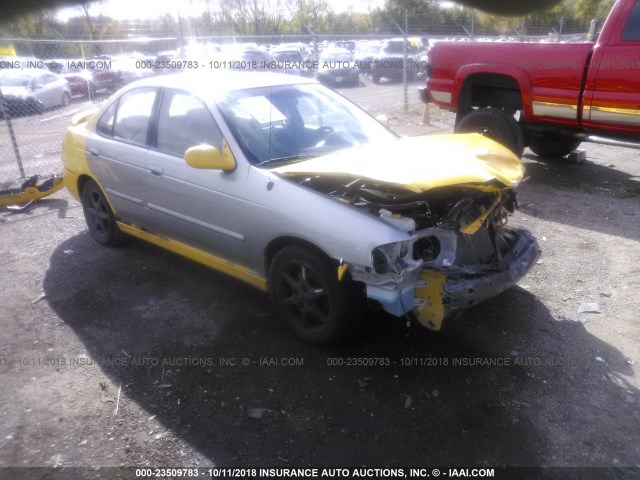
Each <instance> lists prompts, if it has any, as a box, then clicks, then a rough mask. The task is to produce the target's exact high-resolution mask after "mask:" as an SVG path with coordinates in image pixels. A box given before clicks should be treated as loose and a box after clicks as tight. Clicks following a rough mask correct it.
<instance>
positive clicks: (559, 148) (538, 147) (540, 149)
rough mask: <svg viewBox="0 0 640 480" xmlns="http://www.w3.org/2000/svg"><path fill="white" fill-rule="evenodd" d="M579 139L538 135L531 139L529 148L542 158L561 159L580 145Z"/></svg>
mask: <svg viewBox="0 0 640 480" xmlns="http://www.w3.org/2000/svg"><path fill="white" fill-rule="evenodd" d="M580 143H582V142H580V141H579V140H574V139H557V138H546V137H536V138H532V139H531V140H529V148H530V149H531V151H532V152H533V153H535V154H536V155H537V156H539V157H541V158H553V159H560V158H562V157H564V156H566V155H569V154H570V153H571V152H573V151H574V150H575V149H576V148H578V147H579V146H580Z"/></svg>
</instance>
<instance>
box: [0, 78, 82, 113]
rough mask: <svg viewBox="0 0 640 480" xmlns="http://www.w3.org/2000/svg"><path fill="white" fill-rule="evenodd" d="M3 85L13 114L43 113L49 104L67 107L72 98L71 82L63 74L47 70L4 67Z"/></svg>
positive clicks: (8, 106) (1, 80)
mask: <svg viewBox="0 0 640 480" xmlns="http://www.w3.org/2000/svg"><path fill="white" fill-rule="evenodd" d="M0 88H1V89H2V95H3V96H4V100H5V104H6V106H7V109H8V110H9V113H10V114H11V115H12V116H17V115H33V114H37V113H42V112H44V111H45V109H47V108H52V107H57V106H59V105H62V106H63V107H65V106H67V105H69V103H70V102H71V91H70V90H69V83H68V82H67V81H66V80H65V79H64V78H63V77H61V76H60V75H56V74H55V73H50V72H47V71H44V70H38V69H32V70H23V69H5V70H2V71H0Z"/></svg>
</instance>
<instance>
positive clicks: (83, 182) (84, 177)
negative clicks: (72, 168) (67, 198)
mask: <svg viewBox="0 0 640 480" xmlns="http://www.w3.org/2000/svg"><path fill="white" fill-rule="evenodd" d="M89 180H91V177H90V176H89V175H80V178H78V194H79V195H80V197H82V190H83V189H84V186H85V185H86V183H87V181H89Z"/></svg>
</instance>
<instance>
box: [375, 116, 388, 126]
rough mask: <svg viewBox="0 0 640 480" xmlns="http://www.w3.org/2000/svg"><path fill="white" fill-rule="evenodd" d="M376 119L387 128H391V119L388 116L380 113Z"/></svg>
mask: <svg viewBox="0 0 640 480" xmlns="http://www.w3.org/2000/svg"><path fill="white" fill-rule="evenodd" d="M376 120H377V121H378V123H379V124H380V125H382V126H384V127H386V128H389V119H388V118H387V116H386V115H378V116H377V117H376Z"/></svg>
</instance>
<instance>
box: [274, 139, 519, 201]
mask: <svg viewBox="0 0 640 480" xmlns="http://www.w3.org/2000/svg"><path fill="white" fill-rule="evenodd" d="M271 171H272V172H274V173H278V174H281V175H284V176H300V175H331V176H350V177H354V178H368V179H371V180H375V181H380V182H385V183H392V184H395V185H398V186H402V187H405V188H407V189H409V190H412V191H414V192H416V193H421V192H424V191H426V190H429V189H432V188H436V187H445V186H449V185H460V184H468V183H476V184H477V183H485V182H488V181H491V180H497V181H499V182H500V183H502V184H503V185H504V186H506V187H515V186H516V185H517V184H518V183H519V182H520V180H522V176H523V174H524V166H523V165H522V163H521V162H520V160H519V159H518V158H517V157H516V156H515V155H514V154H513V153H512V152H511V151H510V150H509V149H508V148H506V147H504V146H502V145H500V144H499V143H497V142H494V141H493V140H490V139H488V138H486V137H483V136H481V135H477V134H467V135H460V134H455V135H454V134H449V135H429V136H422V137H408V138H400V139H395V140H391V141H389V142H384V143H373V144H369V145H365V146H363V147H356V148H349V149H345V150H340V151H339V152H336V153H332V154H329V155H325V156H321V157H317V158H313V159H310V160H304V161H301V162H297V163H292V164H290V165H286V166H283V167H278V168H274V169H272V170H271Z"/></svg>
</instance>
